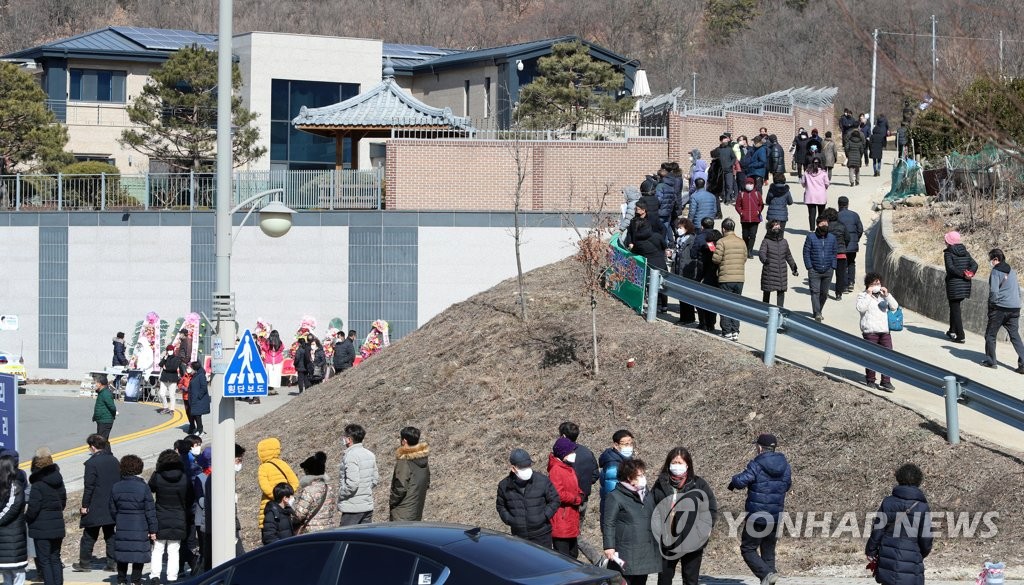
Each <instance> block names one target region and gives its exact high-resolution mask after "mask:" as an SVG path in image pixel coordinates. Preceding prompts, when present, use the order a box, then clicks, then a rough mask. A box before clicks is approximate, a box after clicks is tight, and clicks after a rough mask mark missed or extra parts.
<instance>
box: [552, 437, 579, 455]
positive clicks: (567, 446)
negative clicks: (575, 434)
mask: <svg viewBox="0 0 1024 585" xmlns="http://www.w3.org/2000/svg"><path fill="white" fill-rule="evenodd" d="M575 450H576V443H575V442H574V441H573V440H572V439H570V438H568V437H559V438H558V440H557V441H555V446H554V447H552V448H551V452H552V453H554V454H555V457H557V458H558V459H565V456H566V455H568V454H569V453H572V452H573V451H575Z"/></svg>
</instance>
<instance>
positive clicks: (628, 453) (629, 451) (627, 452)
mask: <svg viewBox="0 0 1024 585" xmlns="http://www.w3.org/2000/svg"><path fill="white" fill-rule="evenodd" d="M619 454H620V455H622V456H623V457H625V458H626V459H629V458H630V457H632V456H633V446H632V445H630V446H628V447H623V448H621V449H619Z"/></svg>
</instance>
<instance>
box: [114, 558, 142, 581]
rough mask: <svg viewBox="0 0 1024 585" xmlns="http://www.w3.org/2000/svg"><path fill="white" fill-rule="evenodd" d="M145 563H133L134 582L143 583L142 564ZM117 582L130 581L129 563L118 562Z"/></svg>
mask: <svg viewBox="0 0 1024 585" xmlns="http://www.w3.org/2000/svg"><path fill="white" fill-rule="evenodd" d="M144 564H145V563H132V564H131V565H132V583H142V566H143V565H144ZM117 582H118V583H127V582H128V563H121V562H119V563H117Z"/></svg>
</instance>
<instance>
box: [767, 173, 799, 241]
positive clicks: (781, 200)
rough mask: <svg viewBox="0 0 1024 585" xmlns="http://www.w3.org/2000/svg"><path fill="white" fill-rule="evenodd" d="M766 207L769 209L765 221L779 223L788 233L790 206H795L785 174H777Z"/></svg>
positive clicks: (769, 191)
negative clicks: (787, 224) (787, 223)
mask: <svg viewBox="0 0 1024 585" xmlns="http://www.w3.org/2000/svg"><path fill="white" fill-rule="evenodd" d="M765 205H766V206H767V207H768V212H767V213H765V219H766V220H767V221H770V222H771V221H777V222H779V225H780V226H781V228H782V231H786V222H787V221H789V206H790V205H793V193H791V192H790V190H789V185H787V184H786V174H785V172H782V173H775V176H774V177H773V179H772V184H771V186H770V187H768V195H767V197H765Z"/></svg>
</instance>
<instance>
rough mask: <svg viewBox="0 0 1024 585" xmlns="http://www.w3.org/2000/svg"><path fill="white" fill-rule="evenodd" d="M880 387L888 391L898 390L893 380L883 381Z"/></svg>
mask: <svg viewBox="0 0 1024 585" xmlns="http://www.w3.org/2000/svg"><path fill="white" fill-rule="evenodd" d="M878 387H879V388H881V389H882V390H885V391H886V392H895V391H896V387H895V386H893V385H892V382H882V383H881V384H879V386H878Z"/></svg>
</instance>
